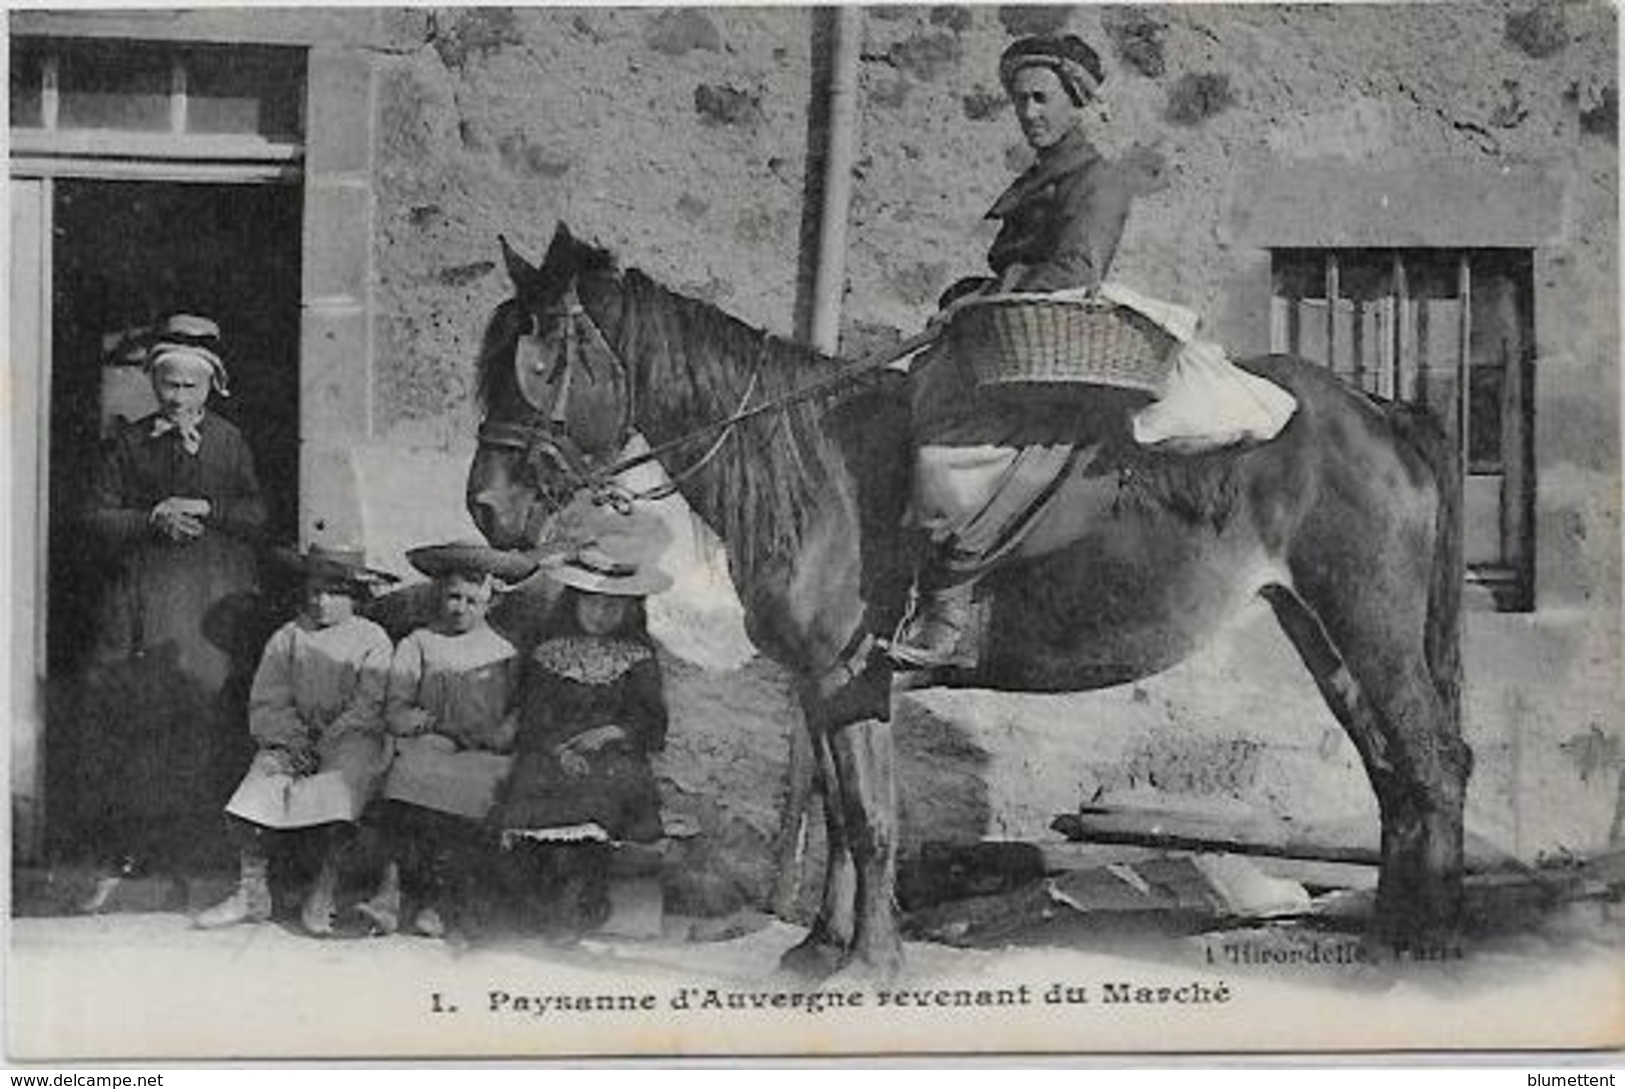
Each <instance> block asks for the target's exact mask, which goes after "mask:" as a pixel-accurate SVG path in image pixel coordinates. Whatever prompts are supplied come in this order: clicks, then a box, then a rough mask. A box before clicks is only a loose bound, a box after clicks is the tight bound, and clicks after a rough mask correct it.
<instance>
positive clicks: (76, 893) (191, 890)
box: [11, 866, 236, 917]
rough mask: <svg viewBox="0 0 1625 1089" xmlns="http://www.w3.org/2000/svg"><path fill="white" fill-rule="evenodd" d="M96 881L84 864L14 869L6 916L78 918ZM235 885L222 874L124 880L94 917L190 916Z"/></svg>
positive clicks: (223, 895)
mask: <svg viewBox="0 0 1625 1089" xmlns="http://www.w3.org/2000/svg"><path fill="white" fill-rule="evenodd" d="M99 877H100V874H99V873H98V871H97V870H96V869H94V868H93V867H89V866H54V867H32V866H29V867H18V868H17V869H15V870H13V872H12V883H11V913H12V915H14V916H16V917H29V916H49V915H77V914H79V913H80V911H79V906H80V905H81V904H83V903H84V902H85V901H86V900H87V899H88V898H89V897H90V895H91V893H92V892H94V891H95V888H96V882H97V880H98V879H99ZM235 886H236V880H235V878H233V877H232V876H230V875H227V874H217V875H205V876H195V877H177V876H174V875H168V874H152V875H143V876H139V877H126V878H125V879H124V880H123V881H121V882H120V883H119V887H118V889H117V890H116V891H115V892H114V893H113V895H112V896H111V897H110V898H109V899H108V902H107V903H106V905H104V906H103V908H102V910H101V911H100V912H98V913H97V914H102V915H118V914H151V913H155V912H185V913H187V914H191V913H194V912H198V911H202V910H203V909H204V908H206V907H208V906H209V905H210V904H214V903H217V902H219V901H220V900H223V899H225V898H226V897H227V896H229V895H231V891H232V889H233V888H234V887H235Z"/></svg>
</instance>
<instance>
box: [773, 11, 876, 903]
mask: <svg viewBox="0 0 1625 1089" xmlns="http://www.w3.org/2000/svg"><path fill="white" fill-rule="evenodd" d="M820 14H827V15H829V16H831V17H832V18H833V26H832V33H831V38H830V80H829V91H828V96H829V97H828V103H827V107H828V108H827V112H826V116H827V117H828V118H829V128H828V135H827V144H826V147H825V149H824V150H825V156H824V177H823V200H822V202H821V204H820V208H819V219H818V258H817V264H816V265H815V266H814V269H813V298H812V314H811V319H810V321H809V326H810V330H809V331H810V334H811V336H810V339H811V340H812V344H813V347H815V348H817V349H818V350H819V351H821V352H828V353H831V354H833V353H834V352H836V351H837V350H838V349H839V348H840V340H841V299H842V296H843V295H844V294H845V289H846V228H847V216H848V213H849V211H850V208H851V205H852V164H853V162H854V161H855V160H856V158H857V146H858V61H859V56H860V54H861V53H862V49H863V8H862V7H859V6H857V5H852V4H848V5H842V6H840V7H837V8H835V9H834V10H833V12H829V11H825V12H815V14H814V18H817V17H818V16H819V15H820ZM803 713H805V712H803ZM818 728H820V727H819V726H817V725H816V724H812V723H808V724H807V728H805V729H799V730H798V729H792V730H791V731H790V769H789V778H790V783H789V797H788V798H786V800H785V806H784V812H783V814H782V815H781V817H780V820H779V831H778V837H777V839H778V845H777V851H776V854H777V860H778V872H779V878H778V885H777V887H776V888H775V890H774V897H773V899H774V904H773V907H774V910H775V912H777V913H778V915H779V916H780V917H781V918H787V919H788V918H789V917H790V916H791V915H792V914H793V912H794V909H795V907H796V905H797V903H798V902H799V900H800V891H801V884H802V870H803V869H804V868H805V865H806V860H807V844H808V842H809V840H810V839H811V836H810V834H809V831H810V830H809V822H810V821H811V819H812V802H813V782H814V778H815V769H814V764H815V762H816V757H815V755H814V753H813V747H812V738H811V736H810V734H809V733H808V729H818ZM824 804H825V805H837V804H839V802H838V801H837V800H836V799H832V798H826V799H825V802H824Z"/></svg>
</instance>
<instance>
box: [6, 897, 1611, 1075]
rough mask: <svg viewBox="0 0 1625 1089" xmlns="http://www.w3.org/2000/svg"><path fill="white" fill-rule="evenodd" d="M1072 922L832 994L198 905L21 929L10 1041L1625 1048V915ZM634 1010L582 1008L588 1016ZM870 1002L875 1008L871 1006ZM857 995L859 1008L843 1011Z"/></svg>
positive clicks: (1582, 911) (395, 1048)
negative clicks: (1445, 939) (1373, 934)
mask: <svg viewBox="0 0 1625 1089" xmlns="http://www.w3.org/2000/svg"><path fill="white" fill-rule="evenodd" d="M1177 929H1178V928H1177V927H1170V926H1169V925H1168V921H1167V920H1160V921H1159V920H1155V919H1141V920H1138V921H1137V922H1134V923H1128V922H1125V920H1121V919H1120V920H1117V923H1116V925H1113V926H1106V925H1104V924H1103V922H1102V920H1100V919H1098V918H1091V917H1086V916H1078V915H1076V914H1075V913H1072V914H1070V915H1069V914H1066V913H1062V914H1059V915H1057V916H1055V917H1053V918H1051V919H1049V920H1045V921H1042V922H1041V923H1039V924H1037V925H1035V926H1034V927H1032V928H1030V929H1028V930H1026V931H1025V932H1021V933H1014V934H1010V935H1007V936H1006V937H1005V939H1003V940H1001V941H1000V942H999V944H997V946H995V947H991V948H956V947H951V946H948V945H945V944H938V943H930V942H914V941H911V942H909V943H908V944H907V946H906V962H905V965H904V968H903V970H902V971H901V973H900V974H898V975H897V976H896V977H894V978H892V979H890V980H884V979H880V978H877V977H874V976H869V975H866V974H864V973H862V972H856V971H848V972H843V973H841V974H838V975H837V976H835V977H833V978H831V979H829V980H825V981H824V982H823V983H822V984H816V985H815V984H808V983H805V982H802V981H798V980H796V979H793V978H791V977H789V976H787V975H786V974H784V973H783V972H781V971H780V969H779V967H778V958H779V955H780V954H781V953H782V952H783V951H784V950H785V949H786V948H788V947H789V946H790V945H792V944H794V942H795V941H797V940H799V938H800V936H801V933H802V932H801V931H800V930H799V929H797V928H794V927H791V926H789V925H787V924H785V923H782V922H780V921H778V920H776V919H772V918H770V917H767V916H763V915H760V914H756V913H748V912H747V913H740V914H737V915H734V916H731V917H729V918H726V919H710V920H697V919H687V918H681V917H676V916H670V915H668V916H666V918H665V920H664V926H663V928H662V930H661V933H660V936H659V937H655V938H648V939H642V940H634V939H613V938H604V937H587V938H584V939H580V940H577V941H573V942H567V943H565V942H557V941H551V942H550V941H544V940H541V939H536V938H523V937H515V938H508V939H501V940H486V941H482V942H481V943H479V944H477V945H474V946H466V945H461V944H448V943H446V942H440V941H431V940H427V939H423V938H415V937H404V936H395V937H390V938H371V939H356V940H325V941H323V940H315V939H312V938H309V937H306V936H304V935H302V934H300V933H299V932H298V931H297V929H296V927H295V926H294V925H293V924H292V923H291V921H289V922H281V921H278V922H274V923H269V924H263V925H259V926H246V927H239V928H235V929H228V930H222V931H213V932H204V931H198V930H194V929H192V928H191V927H190V924H189V921H188V918H187V916H186V915H185V914H184V913H182V912H178V911H161V912H151V913H144V914H119V915H103V916H80V917H61V916H57V917H41V918H17V919H13V920H12V922H11V928H10V945H9V952H10V955H9V958H8V961H7V992H6V995H7V1018H6V1022H7V1032H8V1050H9V1052H10V1054H11V1055H12V1057H13V1058H17V1059H23V1060H28V1059H46V1058H65V1057H76V1058H90V1057H134V1056H148V1057H165V1058H178V1057H214V1058H220V1057H263V1058H293V1057H300V1056H323V1055H349V1056H374V1057H377V1056H397V1057H432V1056H475V1055H478V1056H513V1055H558V1054H564V1055H571V1054H575V1055H584V1054H597V1055H602V1054H651V1053H652V1054H667V1055H676V1054H741V1053H743V1054H774V1053H783V1052H787V1051H788V1052H798V1053H812V1054H840V1053H868V1052H876V1051H883V1052H892V1053H896V1052H922V1051H926V1052H935V1051H952V1052H989V1051H997V1052H1031V1051H1041V1052H1051V1051H1066V1052H1074V1051H1082V1052H1093V1051H1101V1050H1114V1051H1115V1050H1122V1049H1126V1050H1136V1051H1137V1050H1153V1051H1169V1050H1173V1051H1193V1050H1194V1051H1204V1052H1206V1051H1215V1050H1246V1051H1254V1050H1272V1051H1275V1050H1319V1049H1325V1048H1335V1049H1344V1050H1347V1049H1353V1050H1364V1049H1369V1048H1373V1047H1382V1048H1426V1049H1441V1048H1444V1049H1454V1048H1475V1049H1502V1048H1526V1047H1563V1048H1594V1047H1600V1046H1607V1047H1618V1046H1619V1045H1620V1044H1621V1043H1622V1042H1625V988H1622V986H1621V980H1622V979H1625V971H1622V969H1625V956H1622V954H1625V911H1621V910H1620V909H1619V908H1617V906H1615V905H1612V904H1607V903H1600V902H1591V903H1580V904H1572V905H1569V906H1568V907H1566V908H1563V909H1561V910H1557V911H1555V912H1552V913H1550V914H1548V915H1546V916H1545V917H1544V918H1542V919H1541V920H1539V921H1538V922H1537V923H1536V924H1535V925H1533V926H1530V927H1528V928H1523V929H1519V930H1516V931H1513V932H1507V933H1502V934H1499V935H1494V934H1491V935H1485V936H1483V937H1480V938H1477V939H1474V940H1472V941H1471V942H1469V943H1467V944H1464V945H1462V946H1460V947H1457V948H1452V949H1445V948H1441V949H1438V950H1434V951H1433V953H1432V954H1431V955H1428V954H1424V955H1422V956H1420V957H1416V958H1409V959H1406V960H1404V961H1395V960H1393V959H1391V958H1390V957H1388V956H1386V955H1384V954H1382V953H1378V952H1373V951H1372V949H1371V947H1369V946H1367V945H1365V944H1363V943H1362V942H1361V940H1360V939H1359V937H1358V935H1357V934H1355V933H1350V932H1346V931H1341V930H1339V929H1337V928H1336V926H1335V925H1327V924H1324V923H1322V924H1317V925H1315V926H1305V925H1303V924H1302V923H1297V924H1275V925H1269V924H1259V925H1251V926H1247V927H1243V928H1237V929H1229V930H1216V931H1210V932H1208V933H1197V934H1191V933H1188V932H1186V933H1178V932H1176V931H1177ZM593 1000H597V1001H598V1002H599V1003H600V1004H610V1005H614V1004H616V1003H619V1004H620V1005H619V1008H616V1009H613V1010H605V1009H596V1008H592V1009H583V1008H572V1007H571V1006H570V1003H572V1002H576V1003H580V1002H586V1003H591V1002H592V1001H593ZM854 1003H855V1004H854ZM832 1004H833V1005H832Z"/></svg>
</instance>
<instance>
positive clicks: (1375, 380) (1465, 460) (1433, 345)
mask: <svg viewBox="0 0 1625 1089" xmlns="http://www.w3.org/2000/svg"><path fill="white" fill-rule="evenodd" d="M1271 267H1272V274H1273V295H1272V298H1271V305H1270V347H1271V350H1273V351H1276V352H1286V353H1291V354H1294V355H1299V356H1302V357H1304V358H1306V359H1309V360H1311V361H1313V362H1316V363H1320V364H1322V365H1323V366H1328V367H1330V368H1331V369H1332V370H1333V371H1334V372H1335V373H1336V374H1337V375H1339V376H1340V377H1342V378H1343V379H1344V380H1345V381H1347V382H1349V383H1351V384H1352V385H1355V386H1357V387H1359V388H1360V389H1362V390H1364V391H1366V392H1367V393H1369V394H1371V395H1372V396H1375V397H1378V398H1384V399H1392V400H1400V401H1408V402H1412V403H1417V404H1422V405H1426V406H1428V407H1429V408H1431V409H1432V410H1433V411H1434V412H1435V413H1436V414H1437V416H1438V418H1439V420H1440V422H1441V423H1442V424H1443V426H1444V428H1445V430H1446V431H1447V432H1448V433H1449V435H1450V437H1451V439H1452V440H1453V441H1454V442H1456V443H1458V444H1459V446H1460V449H1461V452H1462V465H1463V470H1464V472H1465V479H1464V480H1463V482H1462V483H1463V488H1464V502H1463V523H1464V524H1463V542H1464V550H1465V558H1466V562H1467V571H1468V574H1467V577H1468V580H1469V583H1470V586H1471V587H1472V588H1474V589H1475V590H1476V591H1477V593H1476V595H1473V596H1476V597H1479V598H1481V599H1482V600H1485V601H1487V603H1488V604H1489V605H1490V607H1493V608H1497V609H1500V610H1503V611H1520V612H1521V611H1527V610H1530V609H1532V608H1533V607H1534V532H1533V531H1534V524H1533V523H1534V494H1535V475H1534V447H1533V431H1534V412H1533V405H1534V399H1533V392H1534V381H1533V380H1534V358H1535V337H1534V277H1533V255H1532V254H1531V252H1530V251H1529V250H1522V249H1461V250H1456V249H1448V250H1447V249H1277V250H1273V251H1271ZM1470 600H1471V598H1470Z"/></svg>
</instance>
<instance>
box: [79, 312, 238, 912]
mask: <svg viewBox="0 0 1625 1089" xmlns="http://www.w3.org/2000/svg"><path fill="white" fill-rule="evenodd" d="M146 367H147V370H148V373H149V375H150V377H151V381H152V388H153V392H154V394H155V395H156V397H157V401H158V410H157V411H156V412H155V413H153V414H151V415H149V416H146V417H144V418H142V419H139V420H136V421H135V422H133V423H130V424H127V425H125V426H124V427H123V428H122V429H121V430H120V431H119V432H118V433H117V435H116V436H115V437H114V438H113V441H112V444H111V447H110V449H109V450H108V451H107V452H106V454H105V455H104V456H103V458H102V459H101V462H100V464H99V466H98V468H97V471H96V474H95V477H94V479H93V480H92V482H91V486H90V492H89V495H88V497H87V500H86V503H85V507H84V523H85V525H86V527H87V528H88V529H89V530H90V531H91V532H92V533H93V534H94V535H95V536H96V537H97V538H98V539H99V540H100V541H101V542H102V543H103V544H104V545H105V546H107V548H108V551H109V553H110V554H111V555H112V557H113V558H114V560H115V562H116V564H117V573H116V575H115V577H114V579H113V580H112V582H111V583H110V585H109V588H108V591H107V593H106V594H105V596H104V598H103V600H102V603H101V606H100V608H99V610H98V615H97V616H96V618H95V619H96V646H95V648H94V652H93V657H92V662H93V665H92V668H91V672H90V675H89V677H87V678H86V683H85V684H84V685H83V686H82V690H81V692H80V694H79V700H78V708H79V712H78V713H79V718H80V721H79V731H80V736H81V737H82V738H83V740H82V742H81V749H82V750H83V755H82V757H81V761H80V768H79V771H80V774H81V776H82V779H81V783H80V791H79V793H80V797H81V803H82V805H83V807H84V809H85V810H86V816H87V818H88V820H87V823H88V824H89V829H88V830H89V833H90V835H91V836H92V839H93V845H94V848H95V851H96V853H97V855H98V856H99V860H100V862H101V863H102V864H103V871H102V877H101V879H100V880H99V881H98V883H97V886H96V888H95V891H94V892H93V893H92V895H91V897H90V899H89V900H88V901H87V902H86V903H85V904H84V905H82V906H83V907H84V908H85V909H86V910H91V911H96V910H102V909H103V908H105V907H106V906H107V904H108V901H109V899H110V898H111V897H112V895H113V894H114V893H115V892H116V890H117V887H118V883H119V881H120V879H121V878H122V877H124V876H128V875H130V874H132V873H135V872H137V871H139V870H140V869H141V868H142V867H143V866H144V865H146V863H147V861H148V860H149V859H150V858H152V857H153V856H155V855H156V856H158V859H159V860H160V861H167V862H170V863H174V862H178V861H181V860H180V859H178V858H177V857H176V856H177V855H178V853H179V851H180V850H181V848H182V847H183V845H184V844H185V843H186V842H187V841H188V840H189V839H195V838H196V837H195V834H194V833H195V829H194V827H193V825H194V823H195V822H196V821H199V820H205V819H211V814H212V812H213V811H216V810H218V808H219V805H220V802H221V790H220V788H221V787H222V786H223V785H224V783H223V781H222V780H221V778H220V776H219V774H218V771H219V764H220V763H221V762H222V761H226V760H229V759H230V758H231V755H232V752H231V749H230V742H231V739H232V738H233V737H234V736H235V735H236V734H239V733H241V731H242V724H241V721H240V718H241V714H242V708H241V707H240V706H234V701H233V699H232V698H231V697H230V695H229V694H228V693H229V691H230V686H229V685H228V681H229V680H230V679H232V677H233V673H234V670H236V669H238V668H239V667H240V666H243V665H244V663H240V662H237V661H235V660H234V655H233V651H234V649H235V647H234V646H233V643H234V641H235V640H234V636H233V633H232V632H231V631H230V626H231V624H230V617H231V616H232V615H233V608H232V607H233V605H234V604H236V605H240V604H241V603H242V602H243V601H244V600H245V599H246V598H247V596H248V595H249V594H251V593H253V592H254V591H256V590H257V589H258V576H257V565H256V561H255V547H256V543H257V541H258V539H259V538H260V536H261V533H262V530H263V528H264V525H265V520H266V508H265V501H264V498H263V497H262V495H261V492H260V484H259V480H258V478H257V477H256V475H255V471H254V459H253V457H252V455H251V454H250V452H249V448H248V444H247V442H245V441H244V439H243V436H242V433H241V432H240V431H238V430H237V428H236V427H235V426H234V425H232V424H231V423H230V422H229V421H227V420H225V419H223V418H221V417H220V416H218V415H216V414H215V413H214V412H212V411H210V410H209V407H208V401H209V395H210V393H211V392H214V393H218V394H219V395H221V396H225V395H226V393H227V388H226V387H227V376H226V367H225V364H224V362H223V361H222V359H221V352H220V330H219V327H218V326H216V324H215V323H214V322H213V321H210V320H209V319H207V318H203V317H199V316H195V315H189V314H176V315H173V316H171V317H169V318H168V319H166V320H165V321H164V322H162V323H161V324H160V326H159V328H158V330H157V332H156V336H155V339H154V341H153V344H152V346H151V348H150V349H149V350H148V352H147V357H146Z"/></svg>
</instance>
